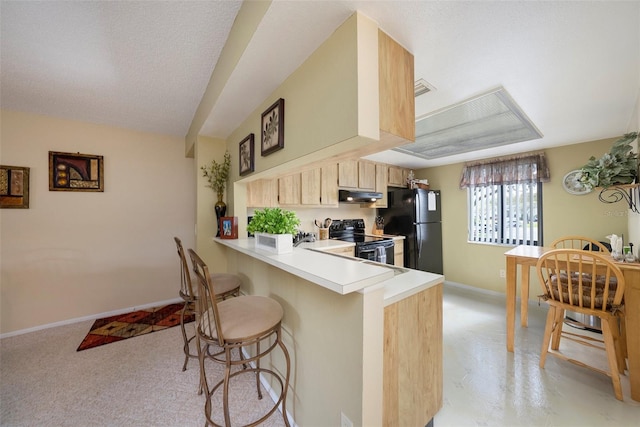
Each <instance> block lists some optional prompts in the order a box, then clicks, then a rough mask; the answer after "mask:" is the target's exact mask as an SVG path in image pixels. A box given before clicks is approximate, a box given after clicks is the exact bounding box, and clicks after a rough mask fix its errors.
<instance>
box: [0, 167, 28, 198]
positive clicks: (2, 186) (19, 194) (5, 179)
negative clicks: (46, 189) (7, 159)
mask: <svg viewBox="0 0 640 427" xmlns="http://www.w3.org/2000/svg"><path fill="white" fill-rule="evenodd" d="M0 208H3V209H4V208H18V209H29V168H25V167H21V166H5V165H1V166H0Z"/></svg>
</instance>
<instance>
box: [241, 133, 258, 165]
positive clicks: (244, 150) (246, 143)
mask: <svg viewBox="0 0 640 427" xmlns="http://www.w3.org/2000/svg"><path fill="white" fill-rule="evenodd" d="M253 140H254V135H253V134H250V135H249V136H247V137H246V138H245V139H243V140H242V141H240V156H239V158H240V175H246V174H248V173H251V172H253V170H254V168H255V164H254V154H253V153H254V148H253V144H254V143H253Z"/></svg>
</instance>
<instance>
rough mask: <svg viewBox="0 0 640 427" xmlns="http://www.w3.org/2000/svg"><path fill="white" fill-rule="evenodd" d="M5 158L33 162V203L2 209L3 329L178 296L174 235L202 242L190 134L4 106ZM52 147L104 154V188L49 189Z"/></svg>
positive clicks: (18, 162)
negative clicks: (188, 154)
mask: <svg viewBox="0 0 640 427" xmlns="http://www.w3.org/2000/svg"><path fill="white" fill-rule="evenodd" d="M1 114H2V116H1V120H2V129H1V143H0V144H1V145H0V148H1V150H0V152H1V155H2V158H1V160H0V161H1V163H2V164H4V165H13V166H26V167H29V168H31V170H30V172H31V178H30V208H29V209H2V210H0V240H1V251H2V252H1V257H0V263H1V264H0V265H1V281H2V282H1V291H2V293H1V298H2V301H1V307H2V308H1V310H2V313H1V322H2V323H1V326H0V332H1V333H2V334H6V333H10V332H14V331H19V330H24V329H28V328H33V327H37V326H40V325H45V324H51V323H55V322H64V321H68V320H70V319H76V318H80V317H84V316H90V315H96V314H99V313H106V312H111V311H115V310H121V309H126V308H129V307H134V306H141V305H147V304H151V303H156V302H160V301H166V300H171V299H175V298H176V297H177V296H178V288H179V272H178V264H177V258H176V251H175V244H174V243H173V236H180V237H181V238H182V240H183V242H184V244H185V245H188V246H192V245H193V243H194V226H195V220H194V218H195V211H194V206H195V189H194V174H195V173H194V165H193V160H192V159H186V158H185V156H184V140H183V139H182V138H176V137H168V136H163V135H153V134H148V133H142V132H134V131H130V130H125V129H118V128H113V127H108V126H101V125H95V124H89V123H81V122H74V121H68V120H61V119H56V118H50V117H42V116H37V115H30V114H22V113H17V112H11V111H6V110H3V111H2V112H1ZM48 151H62V152H72V153H75V152H81V153H86V154H97V155H102V156H104V172H105V181H104V186H105V191H104V192H103V193H89V192H59V191H49V184H48Z"/></svg>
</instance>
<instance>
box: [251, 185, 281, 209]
mask: <svg viewBox="0 0 640 427" xmlns="http://www.w3.org/2000/svg"><path fill="white" fill-rule="evenodd" d="M247 206H248V207H251V208H273V207H276V206H278V180H277V179H258V180H256V181H252V182H250V183H248V184H247Z"/></svg>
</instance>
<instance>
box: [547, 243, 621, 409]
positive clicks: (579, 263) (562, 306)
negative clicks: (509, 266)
mask: <svg viewBox="0 0 640 427" xmlns="http://www.w3.org/2000/svg"><path fill="white" fill-rule="evenodd" d="M536 269H537V272H538V279H539V281H540V285H541V286H542V290H543V294H542V295H540V297H541V298H542V299H544V300H545V301H546V302H547V304H548V305H549V311H548V313H547V322H546V324H545V329H544V338H543V343H542V350H541V352H540V367H541V368H544V365H545V361H546V357H547V354H551V355H553V356H556V357H558V358H560V359H562V360H565V361H568V362H572V363H575V364H576V365H578V366H582V367H585V368H589V369H591V370H593V371H595V372H599V373H601V374H604V375H607V376H609V377H610V378H611V382H612V385H613V391H614V394H615V396H616V398H617V399H618V400H622V386H621V384H620V374H621V373H622V374H624V370H625V369H624V359H623V358H622V351H623V350H622V347H623V341H624V337H623V336H621V335H620V320H621V319H622V318H623V317H624V301H623V297H624V287H625V280H624V276H623V274H622V271H620V269H619V268H618V266H617V265H615V264H614V263H613V262H612V261H611V259H610V257H607V256H606V255H601V253H599V252H591V251H583V250H580V249H554V250H552V251H549V252H546V253H545V254H544V255H542V256H541V257H540V259H539V260H538V263H537V265H536ZM565 310H570V311H575V312H578V313H583V314H586V315H593V316H597V317H599V318H600V319H601V321H602V337H603V339H602V340H600V339H597V338H594V337H593V336H590V335H588V334H586V333H570V332H565V331H563V330H562V324H563V321H562V320H563V318H564V312H565ZM561 338H565V339H567V340H571V341H573V342H576V343H579V344H583V345H585V346H586V347H588V348H591V349H598V350H604V351H605V353H606V356H607V360H608V362H609V363H608V364H609V369H608V370H604V369H600V368H598V367H596V366H593V365H589V364H587V363H586V361H585V360H583V361H579V360H576V359H574V358H573V357H571V355H570V354H569V353H564V352H562V351H561V350H560V343H561Z"/></svg>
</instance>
